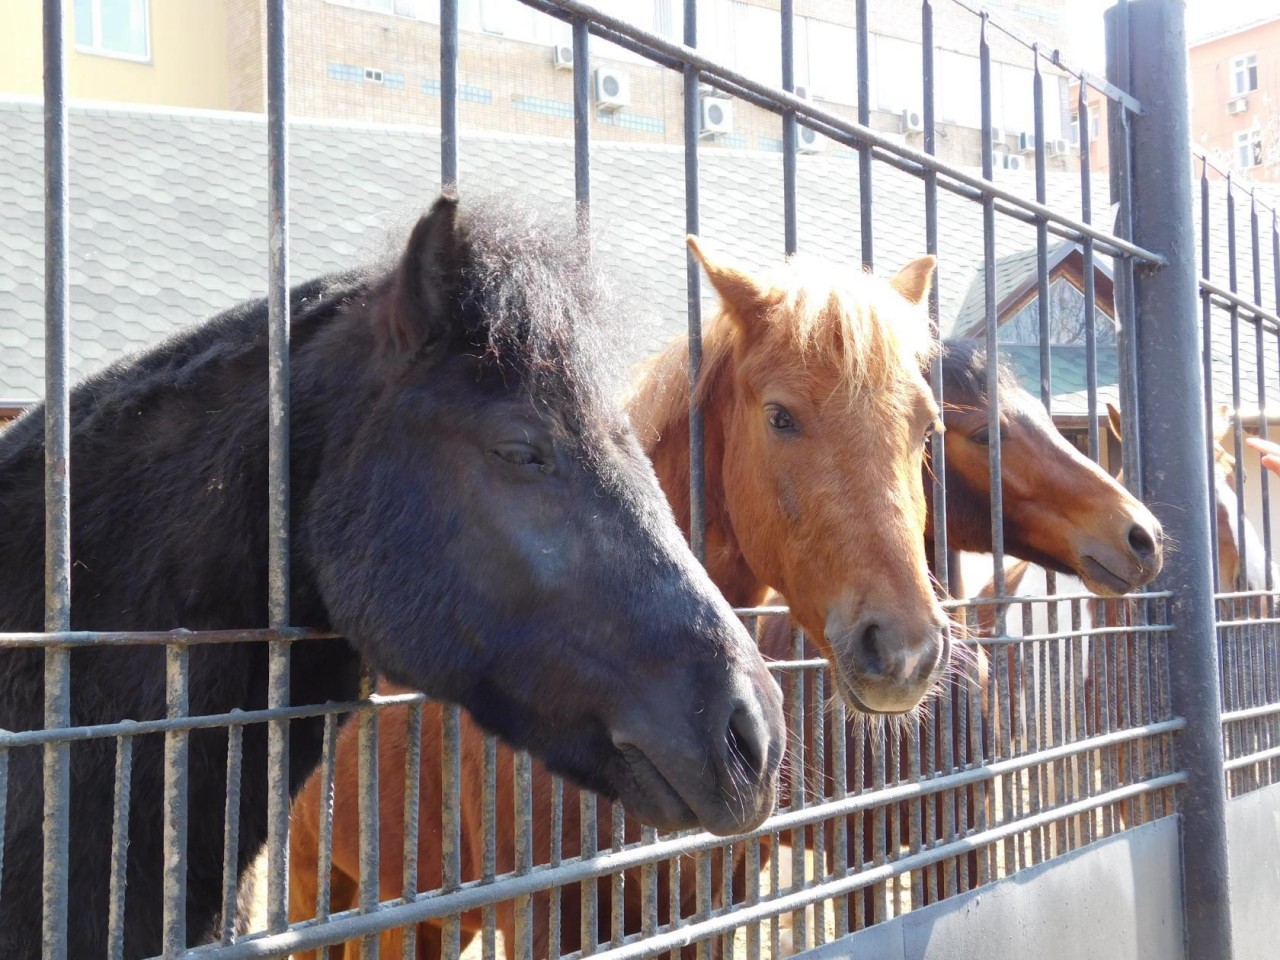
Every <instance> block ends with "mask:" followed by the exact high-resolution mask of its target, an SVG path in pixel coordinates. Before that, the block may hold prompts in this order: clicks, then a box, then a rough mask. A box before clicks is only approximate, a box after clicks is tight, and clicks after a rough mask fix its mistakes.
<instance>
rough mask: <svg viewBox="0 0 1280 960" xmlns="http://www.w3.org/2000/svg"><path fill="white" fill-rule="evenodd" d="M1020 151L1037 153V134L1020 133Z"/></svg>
mask: <svg viewBox="0 0 1280 960" xmlns="http://www.w3.org/2000/svg"><path fill="white" fill-rule="evenodd" d="M1018 152H1019V153H1035V152H1036V135H1035V134H1034V133H1025V132H1024V133H1020V134H1018Z"/></svg>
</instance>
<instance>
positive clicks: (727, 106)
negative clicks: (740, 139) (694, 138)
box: [698, 97, 733, 139]
mask: <svg viewBox="0 0 1280 960" xmlns="http://www.w3.org/2000/svg"><path fill="white" fill-rule="evenodd" d="M700 116H701V118H702V119H701V123H700V125H699V127H698V135H699V136H701V137H704V138H706V139H711V138H714V137H719V136H723V135H724V134H726V133H733V101H732V100H729V99H728V98H726V97H703V98H702V111H701V114H700Z"/></svg>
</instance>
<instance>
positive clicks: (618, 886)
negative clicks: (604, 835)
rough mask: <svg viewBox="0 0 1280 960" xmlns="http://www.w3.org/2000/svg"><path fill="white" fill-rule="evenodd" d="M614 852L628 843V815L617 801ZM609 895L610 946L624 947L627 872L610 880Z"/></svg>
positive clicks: (615, 807) (613, 826)
mask: <svg viewBox="0 0 1280 960" xmlns="http://www.w3.org/2000/svg"><path fill="white" fill-rule="evenodd" d="M612 831H613V852H614V853H620V852H621V851H622V848H623V847H624V846H625V845H626V842H627V820H626V814H625V813H624V811H623V808H622V802H621V801H616V802H615V803H614V804H613V825H612ZM609 894H610V896H611V897H612V902H611V904H610V906H611V907H612V912H611V915H610V917H609V928H610V933H611V934H612V936H611V937H610V940H609V942H610V944H611V945H612V946H615V947H620V946H622V938H623V937H624V936H626V910H625V907H626V899H625V898H626V872H625V871H623V870H618V871H617V872H615V873H614V875H613V876H612V877H611V878H610V889H609Z"/></svg>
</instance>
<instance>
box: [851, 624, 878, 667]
mask: <svg viewBox="0 0 1280 960" xmlns="http://www.w3.org/2000/svg"><path fill="white" fill-rule="evenodd" d="M880 633H881V631H880V625H879V624H878V623H874V622H873V623H868V624H867V625H866V626H865V627H864V628H863V630H862V635H861V636H860V637H858V645H857V647H856V652H855V658H856V660H857V664H858V669H859V671H861V673H862V674H863V676H865V677H867V678H870V679H874V678H876V677H879V676H881V675H882V674H883V673H884V671H885V663H884V651H883V650H881V649H880V639H881V638H880Z"/></svg>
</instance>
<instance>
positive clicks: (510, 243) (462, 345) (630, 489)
mask: <svg viewBox="0 0 1280 960" xmlns="http://www.w3.org/2000/svg"><path fill="white" fill-rule="evenodd" d="M602 290H603V288H602V286H601V285H600V284H599V283H598V282H597V277H596V274H595V271H594V267H593V266H592V263H591V258H590V256H589V248H588V244H586V243H585V242H584V241H582V240H580V239H577V236H576V233H575V232H574V231H573V230H572V229H570V230H568V231H563V235H562V232H558V231H556V230H552V229H547V228H544V227H542V226H540V225H539V224H538V223H537V222H536V218H535V217H534V216H533V215H531V214H526V213H522V212H520V211H512V210H510V209H500V208H497V207H495V206H492V205H490V206H483V205H482V206H478V207H467V208H466V209H465V210H460V209H459V207H458V204H457V202H456V200H454V199H453V198H451V197H447V196H446V197H444V198H442V199H440V200H439V201H437V202H436V204H435V205H434V206H433V207H432V209H431V211H430V212H429V213H428V214H427V215H426V216H424V217H423V218H422V219H421V220H420V221H419V222H418V224H417V226H416V227H415V228H414V230H413V233H412V236H411V237H410V239H409V242H408V245H407V248H406V249H405V250H404V253H403V255H402V256H401V258H400V260H399V263H398V264H397V266H396V267H395V268H394V269H393V270H392V271H391V273H390V274H389V275H388V276H386V277H385V278H382V279H380V280H378V281H376V282H374V283H373V284H372V285H371V286H369V287H368V289H367V290H366V291H364V294H365V295H363V296H360V297H353V298H350V300H349V302H348V305H347V307H346V308H345V309H346V316H345V318H344V319H343V321H342V323H340V324H339V326H342V324H368V325H369V326H368V328H366V329H371V330H372V336H373V341H374V343H373V346H372V347H371V349H370V350H369V352H368V359H367V362H363V353H358V354H357V355H359V356H361V357H362V359H361V360H360V361H357V360H356V359H355V357H354V356H353V357H352V358H351V359H348V360H347V363H348V364H349V366H350V368H351V373H350V380H351V387H352V394H353V396H354V397H356V398H358V400H357V402H355V403H353V404H351V405H350V408H349V410H347V411H344V412H343V414H341V418H340V419H341V423H335V424H333V425H332V436H331V439H330V440H329V442H328V445H327V448H326V452H325V455H324V461H325V462H324V464H323V466H322V468H321V473H320V476H319V478H318V479H317V481H316V485H315V486H314V488H313V489H312V491H311V494H310V497H309V500H308V503H307V505H306V516H305V519H304V521H303V524H304V528H303V532H304V537H305V543H306V560H307V562H308V563H309V564H310V565H311V567H312V569H313V571H314V573H315V576H316V579H317V582H318V583H319V586H320V589H321V592H322V594H323V600H324V603H325V605H326V606H327V608H328V610H329V613H330V616H331V619H332V621H333V625H334V626H335V627H336V628H337V629H338V630H340V631H342V632H343V633H345V634H346V635H347V636H349V637H350V638H351V639H352V641H353V642H354V643H355V644H356V645H357V646H358V647H359V648H360V650H361V651H362V652H363V653H364V654H366V655H367V656H368V657H369V658H370V659H371V660H372V661H373V663H374V664H375V665H376V666H377V668H378V669H379V670H380V671H381V672H383V673H385V674H386V675H387V676H389V677H391V678H392V679H394V680H396V681H399V682H402V683H406V684H409V685H412V686H415V687H418V688H420V689H421V690H423V691H425V692H426V693H428V694H429V695H431V696H433V697H440V698H443V699H447V700H452V701H455V702H457V703H460V704H462V705H463V706H464V707H466V708H467V709H468V710H469V711H470V712H471V713H472V714H473V715H474V717H475V718H476V719H477V720H478V721H479V722H480V723H481V724H482V725H483V726H485V727H486V728H488V729H489V730H491V731H493V732H495V733H497V734H498V735H499V736H501V737H503V738H504V739H506V740H508V741H509V742H511V743H512V744H515V745H517V746H520V747H525V748H527V749H529V750H530V751H531V752H532V753H534V754H535V755H536V756H539V757H541V758H542V759H543V760H544V761H546V763H547V764H548V766H549V767H550V768H551V769H553V770H555V771H557V772H560V773H563V774H565V775H566V776H568V777H570V778H571V779H574V780H576V781H578V782H580V783H582V784H585V785H586V786H588V787H591V788H593V789H596V790H598V791H600V792H602V793H605V794H607V795H609V796H612V797H615V798H620V799H621V800H622V801H623V802H624V804H625V805H626V808H627V809H628V810H629V811H630V812H631V813H633V814H635V815H636V816H638V817H640V818H641V819H642V820H645V821H647V822H649V823H651V824H654V825H657V826H660V827H666V828H675V827H687V826H691V825H694V824H701V825H702V826H704V827H706V828H707V829H709V830H712V831H714V832H716V833H722V834H723V833H731V832H735V831H739V830H742V829H744V828H749V827H751V826H753V825H755V824H757V823H759V822H760V821H761V820H762V819H763V818H764V817H765V816H767V815H768V813H769V812H770V811H771V810H772V804H773V795H774V787H775V780H776V776H777V770H778V765H779V760H780V754H781V749H782V744H783V727H782V720H781V707H780V696H779V693H778V689H777V686H776V684H775V683H774V681H773V680H772V678H771V677H770V676H769V674H768V672H767V671H766V669H765V666H764V664H763V662H762V661H761V659H760V656H759V654H758V652H757V651H756V649H755V646H754V645H753V644H752V642H751V640H750V637H749V636H748V634H747V633H746V631H745V630H744V629H743V628H742V626H741V625H740V624H739V623H738V622H737V620H736V619H735V617H734V616H733V613H732V611H731V610H730V608H729V606H728V604H727V603H726V602H725V601H724V599H723V598H722V597H721V596H720V595H719V593H718V592H717V591H716V589H715V587H714V586H713V585H712V584H711V582H710V580H709V579H708V578H707V575H706V574H705V572H704V571H703V570H702V568H701V567H700V566H699V565H698V564H697V562H696V561H695V560H694V558H693V556H692V555H691V554H690V552H689V550H688V548H687V547H686V545H685V543H684V542H683V539H682V537H681V535H680V532H679V530H678V529H677V527H676V524H675V522H674V520H673V518H672V515H671V511H670V509H669V508H668V506H667V503H666V501H665V500H664V499H663V496H662V493H661V491H660V489H659V487H658V484H657V481H656V479H655V477H654V474H653V470H652V468H651V467H650V465H649V462H648V461H647V460H646V459H645V457H644V455H643V453H642V452H641V450H640V447H639V445H638V444H637V442H636V440H635V438H634V436H633V435H632V432H631V429H630V427H629V426H628V424H627V423H626V421H625V419H624V418H623V416H622V415H621V413H620V412H619V411H618V410H617V409H616V408H615V407H614V406H613V405H612V404H611V403H610V402H608V401H607V400H606V398H605V396H604V393H603V389H602V378H601V373H600V370H599V367H598V364H597V360H598V354H599V352H600V351H607V350H608V349H609V345H608V344H606V343H604V342H602V341H601V339H600V337H599V331H600V321H601V319H602V317H603V315H605V314H607V313H609V312H610V304H609V302H608V300H607V299H606V295H605V294H604V293H603V292H602ZM326 349H328V350H330V351H331V353H336V352H337V351H341V350H342V349H343V347H342V339H341V338H340V337H338V338H333V339H332V340H331V341H330V343H329V346H328V347H327V348H326ZM340 359H341V358H339V357H337V356H336V355H335V356H331V360H333V361H338V360H340Z"/></svg>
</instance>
